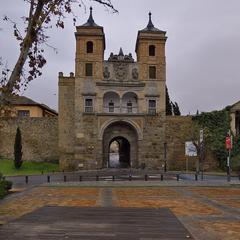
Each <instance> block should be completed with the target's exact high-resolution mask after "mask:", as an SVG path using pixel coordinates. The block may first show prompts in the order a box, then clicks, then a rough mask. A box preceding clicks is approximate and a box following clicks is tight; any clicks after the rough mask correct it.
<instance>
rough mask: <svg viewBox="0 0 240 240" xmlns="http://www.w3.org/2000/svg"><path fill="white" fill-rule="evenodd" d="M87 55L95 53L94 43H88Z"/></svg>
mask: <svg viewBox="0 0 240 240" xmlns="http://www.w3.org/2000/svg"><path fill="white" fill-rule="evenodd" d="M87 53H93V42H91V41H88V42H87Z"/></svg>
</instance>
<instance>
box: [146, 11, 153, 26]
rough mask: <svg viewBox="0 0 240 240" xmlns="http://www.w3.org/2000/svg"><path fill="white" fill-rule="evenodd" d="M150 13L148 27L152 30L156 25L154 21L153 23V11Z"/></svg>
mask: <svg viewBox="0 0 240 240" xmlns="http://www.w3.org/2000/svg"><path fill="white" fill-rule="evenodd" d="M148 15H149V21H148V25H147V28H148V29H149V30H151V29H153V28H154V25H153V23H152V13H151V12H149V13H148Z"/></svg>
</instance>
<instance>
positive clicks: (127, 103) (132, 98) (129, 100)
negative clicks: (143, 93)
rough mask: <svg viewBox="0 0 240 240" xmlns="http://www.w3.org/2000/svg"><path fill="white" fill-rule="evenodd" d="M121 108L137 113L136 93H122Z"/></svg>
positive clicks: (126, 111) (127, 111) (125, 111)
mask: <svg viewBox="0 0 240 240" xmlns="http://www.w3.org/2000/svg"><path fill="white" fill-rule="evenodd" d="M122 110H123V112H124V113H138V95H137V94H136V93H135V92H125V93H124V94H123V95H122Z"/></svg>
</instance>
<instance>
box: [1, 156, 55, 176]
mask: <svg viewBox="0 0 240 240" xmlns="http://www.w3.org/2000/svg"><path fill="white" fill-rule="evenodd" d="M42 171H43V172H44V173H48V172H53V171H54V172H57V171H59V165H58V164H56V163H47V162H23V164H22V166H21V168H20V169H16V168H15V167H14V163H13V160H6V159H0V172H1V173H2V174H3V175H4V176H15V175H33V174H41V173H42Z"/></svg>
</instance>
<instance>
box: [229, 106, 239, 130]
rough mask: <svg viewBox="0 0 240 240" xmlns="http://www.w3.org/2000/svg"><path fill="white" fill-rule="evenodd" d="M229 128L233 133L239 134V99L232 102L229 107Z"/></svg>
mask: <svg viewBox="0 0 240 240" xmlns="http://www.w3.org/2000/svg"><path fill="white" fill-rule="evenodd" d="M230 115H231V130H232V132H233V134H234V135H239V134H240V101H238V102H236V103H234V104H233V105H232V106H231V108H230Z"/></svg>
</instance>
